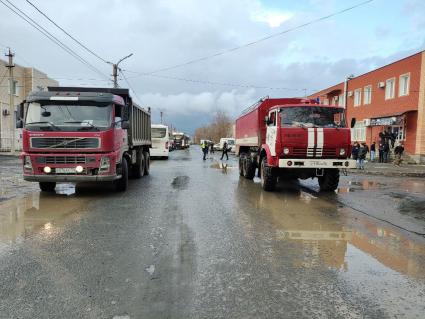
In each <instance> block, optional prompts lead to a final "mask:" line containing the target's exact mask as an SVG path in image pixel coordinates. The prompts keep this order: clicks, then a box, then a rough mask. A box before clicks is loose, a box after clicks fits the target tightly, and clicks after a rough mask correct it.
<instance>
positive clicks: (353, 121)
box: [351, 117, 356, 128]
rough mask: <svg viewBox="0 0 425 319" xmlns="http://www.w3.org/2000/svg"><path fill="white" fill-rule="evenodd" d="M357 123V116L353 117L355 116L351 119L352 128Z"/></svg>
mask: <svg viewBox="0 0 425 319" xmlns="http://www.w3.org/2000/svg"><path fill="white" fill-rule="evenodd" d="M355 125H356V118H355V117H353V118H352V119H351V128H353V127H354V126H355Z"/></svg>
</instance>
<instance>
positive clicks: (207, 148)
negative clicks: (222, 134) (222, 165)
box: [201, 141, 229, 161]
mask: <svg viewBox="0 0 425 319" xmlns="http://www.w3.org/2000/svg"><path fill="white" fill-rule="evenodd" d="M201 149H202V153H203V154H204V157H203V158H202V159H203V160H204V161H205V160H206V159H207V155H208V152H210V153H211V154H214V144H213V143H208V142H207V141H203V142H202V143H201ZM228 152H229V145H228V144H227V142H224V144H223V151H222V153H221V158H220V159H221V160H223V158H224V155H226V160H228V159H229V155H228V154H227V153H228Z"/></svg>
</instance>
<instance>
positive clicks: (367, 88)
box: [363, 85, 372, 105]
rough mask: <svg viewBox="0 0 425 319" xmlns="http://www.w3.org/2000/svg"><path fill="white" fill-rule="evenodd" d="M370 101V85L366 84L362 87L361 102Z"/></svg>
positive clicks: (366, 102) (368, 102) (367, 102)
mask: <svg viewBox="0 0 425 319" xmlns="http://www.w3.org/2000/svg"><path fill="white" fill-rule="evenodd" d="M370 103H372V85H368V86H365V87H364V93H363V104H364V105H366V104H370Z"/></svg>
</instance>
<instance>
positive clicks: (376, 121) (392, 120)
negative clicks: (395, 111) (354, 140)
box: [370, 116, 403, 126]
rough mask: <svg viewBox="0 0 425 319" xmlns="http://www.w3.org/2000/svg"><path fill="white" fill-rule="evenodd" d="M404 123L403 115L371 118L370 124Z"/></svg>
mask: <svg viewBox="0 0 425 319" xmlns="http://www.w3.org/2000/svg"><path fill="white" fill-rule="evenodd" d="M402 123H403V118H402V117H401V116H392V117H381V118H378V119H370V126H389V125H400V124H402Z"/></svg>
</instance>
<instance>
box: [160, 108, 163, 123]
mask: <svg viewBox="0 0 425 319" xmlns="http://www.w3.org/2000/svg"><path fill="white" fill-rule="evenodd" d="M159 114H160V116H161V124H162V115H163V112H162V111H161V112H160V113H159Z"/></svg>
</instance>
